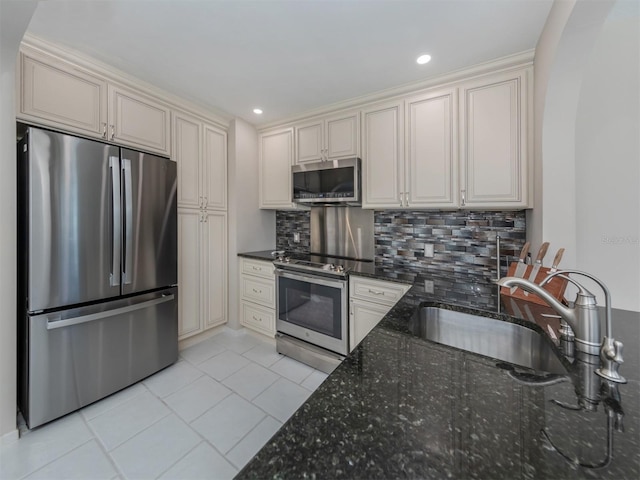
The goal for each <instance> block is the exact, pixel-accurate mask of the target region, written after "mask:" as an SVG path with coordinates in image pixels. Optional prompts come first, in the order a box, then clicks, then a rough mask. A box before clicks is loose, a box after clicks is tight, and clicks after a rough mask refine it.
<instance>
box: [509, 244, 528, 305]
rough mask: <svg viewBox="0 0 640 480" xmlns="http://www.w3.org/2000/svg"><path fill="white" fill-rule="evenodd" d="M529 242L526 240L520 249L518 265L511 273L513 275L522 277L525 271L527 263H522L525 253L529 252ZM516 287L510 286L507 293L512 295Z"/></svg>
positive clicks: (525, 256)
mask: <svg viewBox="0 0 640 480" xmlns="http://www.w3.org/2000/svg"><path fill="white" fill-rule="evenodd" d="M529 246H530V243H529V242H527V243H525V244H524V247H522V251H521V252H520V258H518V265H516V271H515V272H514V273H513V276H514V277H523V276H524V272H526V271H527V264H526V263H524V259H525V258H527V253H529ZM517 289H518V287H511V290H509V293H510V294H511V295H513V293H514V292H515V291H516V290H517Z"/></svg>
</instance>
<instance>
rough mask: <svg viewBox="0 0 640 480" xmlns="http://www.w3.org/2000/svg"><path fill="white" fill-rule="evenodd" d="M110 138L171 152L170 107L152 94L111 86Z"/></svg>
mask: <svg viewBox="0 0 640 480" xmlns="http://www.w3.org/2000/svg"><path fill="white" fill-rule="evenodd" d="M109 128H110V129H112V130H111V131H110V138H111V139H112V140H114V141H117V142H119V143H125V144H127V145H131V146H132V147H134V148H139V149H142V150H153V151H155V152H160V153H163V154H165V155H169V108H168V107H167V106H165V105H162V104H161V103H159V102H156V101H154V100H152V99H150V98H148V97H145V96H143V95H140V94H138V93H135V92H133V91H131V90H127V89H124V88H121V87H116V86H114V85H109Z"/></svg>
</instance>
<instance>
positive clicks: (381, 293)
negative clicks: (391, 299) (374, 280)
mask: <svg viewBox="0 0 640 480" xmlns="http://www.w3.org/2000/svg"><path fill="white" fill-rule="evenodd" d="M369 293H373V294H374V295H384V292H378V291H376V290H371V289H369Z"/></svg>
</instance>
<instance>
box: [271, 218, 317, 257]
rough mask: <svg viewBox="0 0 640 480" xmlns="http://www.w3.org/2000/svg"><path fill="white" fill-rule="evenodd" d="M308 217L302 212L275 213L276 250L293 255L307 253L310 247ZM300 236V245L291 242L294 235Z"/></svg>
mask: <svg viewBox="0 0 640 480" xmlns="http://www.w3.org/2000/svg"><path fill="white" fill-rule="evenodd" d="M309 225H310V215H309V211H308V210H303V211H292V212H289V211H286V210H277V211H276V249H277V250H286V251H287V252H293V253H309V248H310V245H311V235H310V234H309V231H310V226H309ZM296 232H297V233H299V234H300V243H295V242H294V241H293V234H294V233H296Z"/></svg>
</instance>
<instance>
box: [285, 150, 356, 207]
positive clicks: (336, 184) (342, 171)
mask: <svg viewBox="0 0 640 480" xmlns="http://www.w3.org/2000/svg"><path fill="white" fill-rule="evenodd" d="M291 175H292V181H291V184H292V188H293V193H292V200H293V201H294V202H296V203H308V204H316V205H317V204H324V205H332V204H342V205H360V204H361V173H360V159H359V158H345V159H342V160H327V161H324V162H314V163H303V164H301V165H294V166H293V167H291Z"/></svg>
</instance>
